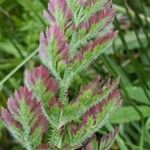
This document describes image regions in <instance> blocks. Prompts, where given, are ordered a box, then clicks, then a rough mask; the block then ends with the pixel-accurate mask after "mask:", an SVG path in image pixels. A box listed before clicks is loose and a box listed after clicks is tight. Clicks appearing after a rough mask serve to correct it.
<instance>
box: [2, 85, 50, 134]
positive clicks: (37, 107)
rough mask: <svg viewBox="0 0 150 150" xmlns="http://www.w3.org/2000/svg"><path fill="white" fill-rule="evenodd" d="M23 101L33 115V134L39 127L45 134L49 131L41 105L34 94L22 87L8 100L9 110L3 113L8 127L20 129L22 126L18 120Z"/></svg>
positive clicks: (3, 118)
mask: <svg viewBox="0 0 150 150" xmlns="http://www.w3.org/2000/svg"><path fill="white" fill-rule="evenodd" d="M21 101H24V103H25V104H26V105H27V107H28V110H29V111H30V113H31V114H32V115H33V119H34V120H35V121H34V123H33V124H31V125H29V126H31V129H32V131H31V132H33V131H34V130H35V129H36V128H37V127H39V128H40V129H41V130H42V132H41V136H42V134H43V133H45V132H46V131H47V129H48V122H47V120H46V118H45V116H44V115H43V113H42V110H41V104H40V102H38V101H37V100H36V99H35V98H33V96H32V93H31V92H29V90H28V89H27V88H26V87H21V88H20V89H19V90H18V91H15V93H14V95H13V96H12V97H10V98H9V99H8V102H7V106H8V109H3V110H2V111H1V118H2V120H3V122H4V123H5V124H6V126H14V125H15V127H17V128H18V127H20V129H22V125H21V124H20V123H19V122H18V120H17V118H18V117H19V111H20V105H21Z"/></svg>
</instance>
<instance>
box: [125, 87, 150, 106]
mask: <svg viewBox="0 0 150 150" xmlns="http://www.w3.org/2000/svg"><path fill="white" fill-rule="evenodd" d="M125 89H126V91H127V93H128V95H129V97H130V98H132V99H134V100H136V101H137V102H142V103H145V104H150V100H149V98H148V97H147V96H146V93H145V92H144V90H143V89H142V88H141V87H137V86H129V87H127V88H125ZM146 92H147V94H148V95H149V97H150V91H148V90H147V91H146Z"/></svg>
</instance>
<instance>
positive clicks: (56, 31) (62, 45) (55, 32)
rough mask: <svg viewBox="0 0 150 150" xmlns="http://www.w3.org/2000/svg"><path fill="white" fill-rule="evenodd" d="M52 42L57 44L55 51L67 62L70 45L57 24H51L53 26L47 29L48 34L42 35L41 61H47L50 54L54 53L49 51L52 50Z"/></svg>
mask: <svg viewBox="0 0 150 150" xmlns="http://www.w3.org/2000/svg"><path fill="white" fill-rule="evenodd" d="M51 41H55V42H56V49H55V51H56V52H57V54H58V55H59V56H60V59H61V58H63V59H64V61H65V62H67V55H68V51H69V45H68V44H67V41H66V39H65V37H64V34H63V32H62V31H61V29H60V27H59V26H58V25H57V24H56V23H53V24H51V26H50V27H49V28H47V29H46V33H41V35H40V46H39V55H40V58H41V60H43V61H45V60H47V59H49V58H48V57H49V54H48V53H52V51H49V49H50V48H51V47H49V42H51ZM53 51H54V50H53Z"/></svg>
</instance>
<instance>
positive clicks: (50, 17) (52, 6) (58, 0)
mask: <svg viewBox="0 0 150 150" xmlns="http://www.w3.org/2000/svg"><path fill="white" fill-rule="evenodd" d="M57 9H59V10H61V11H62V13H63V15H64V18H65V19H66V21H67V20H69V19H70V18H71V11H70V10H69V8H68V7H67V3H66V0H49V3H48V11H44V17H45V19H46V20H47V21H48V22H49V23H51V22H55V21H56V20H55V13H56V11H57Z"/></svg>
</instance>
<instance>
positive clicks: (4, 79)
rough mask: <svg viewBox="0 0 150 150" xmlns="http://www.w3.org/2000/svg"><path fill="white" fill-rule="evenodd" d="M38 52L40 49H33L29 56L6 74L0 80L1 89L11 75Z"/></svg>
mask: <svg viewBox="0 0 150 150" xmlns="http://www.w3.org/2000/svg"><path fill="white" fill-rule="evenodd" d="M37 52H38V49H36V50H35V51H33V52H32V53H31V54H30V55H29V56H28V57H27V58H25V59H24V60H23V61H22V62H21V63H20V64H18V65H17V66H16V67H15V68H14V69H13V70H12V71H11V72H10V73H9V74H8V75H7V76H5V77H4V78H3V79H2V80H1V81H0V90H1V89H2V88H3V84H4V83H5V82H6V81H7V80H8V79H9V78H10V77H11V76H13V75H14V74H15V73H16V72H17V71H18V70H19V69H20V68H21V67H22V66H23V65H24V64H25V63H26V62H28V61H29V60H30V59H31V58H32V57H33V56H34V55H35V54H36V53H37Z"/></svg>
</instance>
